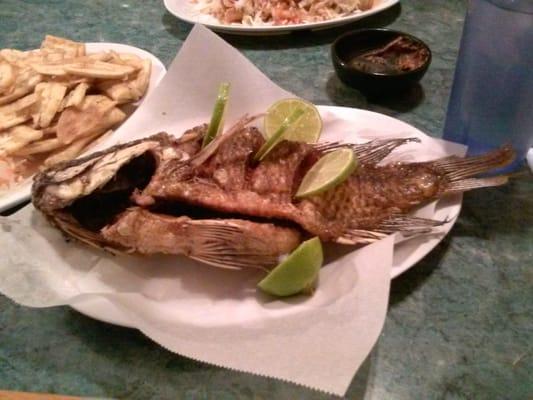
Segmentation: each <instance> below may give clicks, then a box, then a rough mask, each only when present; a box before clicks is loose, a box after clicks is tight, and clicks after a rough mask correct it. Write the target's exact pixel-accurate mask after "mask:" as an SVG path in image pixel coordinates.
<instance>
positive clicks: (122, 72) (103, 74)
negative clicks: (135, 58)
mask: <svg viewBox="0 0 533 400" xmlns="http://www.w3.org/2000/svg"><path fill="white" fill-rule="evenodd" d="M63 68H64V69H65V71H67V72H68V73H70V74H73V75H78V76H86V77H89V78H100V79H118V78H125V77H126V76H128V75H130V74H132V73H133V72H135V68H134V67H132V66H131V65H118V64H112V63H109V62H105V61H87V62H79V63H72V64H66V65H65V66H64V67H63Z"/></svg>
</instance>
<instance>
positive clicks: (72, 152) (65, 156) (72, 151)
mask: <svg viewBox="0 0 533 400" xmlns="http://www.w3.org/2000/svg"><path fill="white" fill-rule="evenodd" d="M104 132H106V131H99V132H96V133H94V134H92V135H89V136H86V137H82V138H79V139H77V140H75V141H73V142H72V143H71V144H69V145H68V146H67V147H65V148H64V149H61V150H59V151H58V152H56V153H54V154H52V155H51V156H49V157H48V158H47V159H46V160H44V165H45V166H47V167H49V166H51V165H54V164H57V163H59V162H62V161H68V160H72V159H73V158H76V157H77V156H78V155H80V153H81V152H82V151H83V150H84V149H85V148H86V147H87V145H88V144H89V143H91V142H92V141H93V140H95V139H96V138H98V137H99V136H101V135H102V134H103V133H104ZM107 132H109V131H107ZM107 132H106V133H107Z"/></svg>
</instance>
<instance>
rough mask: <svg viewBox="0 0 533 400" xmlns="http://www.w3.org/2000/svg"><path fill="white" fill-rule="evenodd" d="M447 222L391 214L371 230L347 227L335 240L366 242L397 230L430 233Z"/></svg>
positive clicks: (417, 233) (405, 232) (341, 241)
mask: <svg viewBox="0 0 533 400" xmlns="http://www.w3.org/2000/svg"><path fill="white" fill-rule="evenodd" d="M448 222H450V220H448V219H446V220H444V221H437V220H433V219H427V218H419V217H413V216H410V215H393V216H391V217H389V218H387V219H386V220H384V221H382V222H380V223H379V225H377V226H376V228H375V229H373V230H363V229H356V228H352V229H348V230H346V231H345V232H344V233H343V235H342V236H341V237H340V238H338V239H337V240H336V242H337V243H342V244H367V243H372V242H375V241H377V240H380V239H383V238H384V237H386V236H387V235H390V234H392V233H397V232H399V233H401V234H402V235H404V236H415V235H423V234H427V233H431V232H432V231H433V229H434V228H436V227H439V226H442V225H444V224H446V223H448Z"/></svg>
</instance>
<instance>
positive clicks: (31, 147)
mask: <svg viewBox="0 0 533 400" xmlns="http://www.w3.org/2000/svg"><path fill="white" fill-rule="evenodd" d="M63 146H65V144H64V143H61V142H60V141H59V139H57V138H52V139H43V140H39V141H37V142H33V143H30V144H28V145H27V146H25V147H23V148H22V149H20V150H17V151H16V152H14V153H13V154H14V155H16V156H31V155H33V154H40V153H47V152H49V151H52V150H57V149H59V148H61V147H63Z"/></svg>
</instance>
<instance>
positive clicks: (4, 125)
mask: <svg viewBox="0 0 533 400" xmlns="http://www.w3.org/2000/svg"><path fill="white" fill-rule="evenodd" d="M29 119H31V115H17V114H0V132H1V131H3V130H4V129H9V128H12V127H14V126H17V125H20V124H23V123H24V122H26V121H27V120H29Z"/></svg>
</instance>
